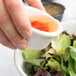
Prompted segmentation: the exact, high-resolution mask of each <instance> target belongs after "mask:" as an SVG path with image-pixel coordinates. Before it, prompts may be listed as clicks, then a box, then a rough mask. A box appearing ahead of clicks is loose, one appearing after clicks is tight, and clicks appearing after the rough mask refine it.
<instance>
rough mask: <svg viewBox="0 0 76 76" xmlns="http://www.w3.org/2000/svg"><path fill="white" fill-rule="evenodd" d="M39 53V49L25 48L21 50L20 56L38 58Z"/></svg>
mask: <svg viewBox="0 0 76 76" xmlns="http://www.w3.org/2000/svg"><path fill="white" fill-rule="evenodd" d="M40 55H41V51H40V50H29V49H25V50H23V52H22V56H23V58H24V59H34V58H38V57H40Z"/></svg>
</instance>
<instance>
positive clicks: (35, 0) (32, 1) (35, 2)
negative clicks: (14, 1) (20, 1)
mask: <svg viewBox="0 0 76 76" xmlns="http://www.w3.org/2000/svg"><path fill="white" fill-rule="evenodd" d="M25 1H26V2H27V3H28V4H29V5H30V6H33V7H36V8H38V9H41V10H43V11H45V9H44V7H43V5H42V3H41V0H25Z"/></svg>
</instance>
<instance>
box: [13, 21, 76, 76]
mask: <svg viewBox="0 0 76 76" xmlns="http://www.w3.org/2000/svg"><path fill="white" fill-rule="evenodd" d="M61 25H62V26H63V29H64V30H65V31H67V32H68V33H69V34H76V21H72V22H62V23H61ZM14 62H15V65H16V68H17V69H18V71H19V73H20V74H21V76H28V75H27V74H26V73H25V72H24V70H23V58H22V53H21V51H19V50H17V51H15V53H14Z"/></svg>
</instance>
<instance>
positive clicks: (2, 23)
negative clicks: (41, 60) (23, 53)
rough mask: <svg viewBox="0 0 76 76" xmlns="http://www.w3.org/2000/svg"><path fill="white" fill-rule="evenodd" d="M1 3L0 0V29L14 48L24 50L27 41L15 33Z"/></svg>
mask: <svg viewBox="0 0 76 76" xmlns="http://www.w3.org/2000/svg"><path fill="white" fill-rule="evenodd" d="M2 1H3V0H0V28H1V29H2V31H3V32H4V33H5V35H6V36H7V37H8V39H9V40H10V41H11V42H12V44H13V45H14V46H15V47H16V48H19V49H24V48H26V44H27V41H26V40H25V39H23V38H22V37H21V36H20V35H19V33H18V32H17V30H16V28H15V27H14V25H13V23H12V21H11V20H10V17H9V15H8V13H7V12H6V10H5V8H4V5H3V2H2Z"/></svg>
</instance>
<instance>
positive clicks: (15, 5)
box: [7, 0, 20, 9]
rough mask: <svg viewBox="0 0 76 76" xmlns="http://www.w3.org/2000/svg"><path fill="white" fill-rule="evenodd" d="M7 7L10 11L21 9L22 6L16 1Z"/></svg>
mask: <svg viewBox="0 0 76 76" xmlns="http://www.w3.org/2000/svg"><path fill="white" fill-rule="evenodd" d="M7 7H8V8H9V9H16V8H20V4H19V3H17V2H14V1H13V0H12V1H11V2H10V3H9V4H7Z"/></svg>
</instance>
